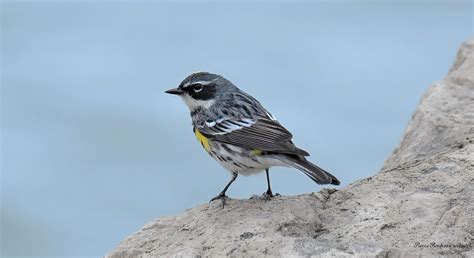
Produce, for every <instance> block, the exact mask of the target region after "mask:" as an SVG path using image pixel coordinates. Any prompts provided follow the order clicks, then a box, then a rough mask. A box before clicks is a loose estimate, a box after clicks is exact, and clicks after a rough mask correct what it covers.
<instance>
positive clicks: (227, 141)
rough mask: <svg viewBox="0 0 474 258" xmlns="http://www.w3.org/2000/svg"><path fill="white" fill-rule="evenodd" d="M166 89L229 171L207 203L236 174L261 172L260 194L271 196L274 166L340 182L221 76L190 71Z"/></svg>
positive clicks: (321, 181) (326, 181)
mask: <svg viewBox="0 0 474 258" xmlns="http://www.w3.org/2000/svg"><path fill="white" fill-rule="evenodd" d="M166 93H169V94H175V95H179V96H181V98H182V99H183V100H184V102H185V103H186V105H187V106H188V107H189V110H190V112H191V118H192V122H193V131H194V133H195V135H196V138H197V139H198V141H199V142H200V143H201V145H202V146H203V147H204V149H205V150H206V151H207V152H208V153H209V155H211V156H212V157H213V158H214V159H215V160H217V161H218V162H219V163H220V164H221V165H222V166H223V167H224V168H226V169H227V170H229V171H230V172H231V174H232V178H231V180H230V181H229V183H228V184H227V185H226V186H225V187H224V189H223V190H222V191H221V192H220V193H219V195H217V196H216V197H214V198H212V199H211V201H213V200H216V199H221V200H222V202H223V204H224V201H225V198H226V195H225V192H226V191H227V189H228V188H229V186H230V185H231V184H232V182H234V181H235V179H236V178H237V176H238V175H239V174H242V175H251V174H255V173H258V172H261V171H263V170H265V171H266V174H267V184H268V189H267V191H266V192H265V193H264V197H266V198H271V197H273V193H272V189H271V187H270V178H269V175H268V172H269V169H270V167H273V166H286V167H293V168H296V169H298V170H300V171H301V172H303V173H305V174H306V175H307V176H309V177H310V178H311V179H312V180H313V181H314V182H316V183H318V184H333V185H339V184H340V182H339V180H338V179H337V178H336V177H335V176H333V175H331V174H330V173H328V172H326V171H325V170H323V169H321V168H320V167H318V166H316V165H314V164H313V163H311V162H309V161H308V160H306V158H305V156H309V154H308V153H307V152H306V151H304V150H302V149H299V148H297V147H296V146H295V145H294V144H293V142H292V141H291V138H292V135H291V133H290V132H289V131H288V130H287V129H285V128H284V127H283V126H282V125H281V124H280V123H279V122H278V121H277V120H276V119H275V117H273V116H272V115H271V114H270V113H269V112H268V111H267V110H266V109H265V108H264V107H263V106H262V105H261V104H260V102H258V101H257V100H256V99H254V98H253V97H252V96H250V95H248V94H247V93H245V92H243V91H242V90H240V89H239V88H237V87H236V86H235V85H234V84H232V83H231V82H230V81H229V80H227V79H225V78H224V77H222V76H220V75H216V74H211V73H207V72H197V73H193V74H191V75H189V76H188V77H186V79H184V80H183V81H182V82H181V84H180V85H179V87H178V88H175V89H170V90H167V91H166Z"/></svg>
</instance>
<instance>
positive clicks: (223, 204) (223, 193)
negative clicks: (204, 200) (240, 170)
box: [209, 172, 239, 208]
mask: <svg viewBox="0 0 474 258" xmlns="http://www.w3.org/2000/svg"><path fill="white" fill-rule="evenodd" d="M238 175H239V174H237V173H236V172H232V178H231V179H230V181H229V183H227V185H226V186H225V187H224V190H222V191H221V192H220V193H219V194H218V195H217V196H216V197H214V198H212V199H211V200H210V201H209V202H212V201H215V200H218V199H221V201H222V208H224V206H225V198H227V196H226V195H225V192H226V191H227V189H228V188H229V186H230V185H231V184H232V183H233V182H234V181H235V179H236V178H237V176H238Z"/></svg>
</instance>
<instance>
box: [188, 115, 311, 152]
mask: <svg viewBox="0 0 474 258" xmlns="http://www.w3.org/2000/svg"><path fill="white" fill-rule="evenodd" d="M197 129H198V130H199V131H200V132H201V133H203V134H204V135H205V136H207V137H208V138H210V139H212V140H215V141H218V142H223V143H228V144H232V145H237V146H240V147H244V148H249V149H251V150H258V151H267V152H276V153H285V154H296V155H303V156H309V154H308V153H307V152H306V151H304V150H301V149H298V148H297V147H296V146H295V145H294V144H293V143H292V142H291V138H292V137H293V136H292V135H291V133H290V132H289V131H288V130H287V129H286V128H285V127H283V126H282V125H281V124H280V123H278V121H276V120H271V119H268V118H258V119H250V118H226V119H219V120H216V121H207V122H206V123H205V124H204V125H203V126H201V127H198V128H197Z"/></svg>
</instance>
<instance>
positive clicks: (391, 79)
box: [1, 1, 472, 256]
mask: <svg viewBox="0 0 474 258" xmlns="http://www.w3.org/2000/svg"><path fill="white" fill-rule="evenodd" d="M1 15H2V17H1V18H2V25H1V32H2V41H1V43H2V46H1V51H2V58H1V61H2V164H1V169H2V170H1V173H2V174H1V194H2V196H1V216H2V217H1V233H2V242H1V243H2V246H1V250H2V254H3V255H7V256H13V255H48V256H49V255H60V256H72V255H81V256H101V255H104V254H105V253H106V252H108V251H110V250H111V249H113V247H114V246H115V245H117V244H118V243H119V241H121V240H122V239H123V238H124V237H125V236H127V235H129V234H131V233H132V232H134V231H136V230H138V229H139V228H140V227H141V226H142V225H144V224H145V223H147V222H149V221H151V220H153V219H154V218H157V217H159V216H163V215H172V214H176V213H178V212H180V211H182V210H184V209H186V208H190V207H193V206H195V205H198V204H202V203H205V202H207V201H208V200H209V199H210V198H211V197H213V196H214V195H216V194H217V193H218V192H219V191H220V190H221V189H222V187H223V186H224V185H225V183H226V182H227V180H228V178H229V175H228V173H227V172H226V171H224V169H222V168H221V167H219V166H218V164H217V163H216V162H215V161H213V160H211V158H210V157H209V156H208V155H207V154H206V153H205V152H204V151H203V150H202V149H201V146H200V145H199V144H198V143H197V142H196V140H195V139H194V135H193V134H192V132H191V125H190V119H189V115H188V110H187V108H186V107H185V106H184V104H183V103H182V101H181V100H180V99H178V98H176V97H174V96H171V95H166V94H164V93H163V91H164V90H166V89H168V88H171V87H174V86H176V85H178V84H179V82H180V81H181V80H182V79H183V78H184V77H185V76H186V75H187V74H189V73H191V72H194V71H198V70H205V71H212V72H215V73H219V74H222V75H224V76H226V77H227V78H229V79H230V80H231V81H233V82H234V83H235V84H236V85H238V86H239V87H241V88H242V89H244V90H245V91H247V92H249V93H251V94H252V95H254V96H255V97H257V98H258V99H259V100H260V101H261V102H262V103H263V104H264V105H265V106H266V107H267V108H268V109H269V110H270V111H271V112H272V113H273V114H274V115H275V116H276V117H277V118H279V120H280V121H281V122H282V123H283V124H284V125H285V126H286V127H287V128H288V129H290V130H291V131H292V132H293V134H294V135H295V138H294V141H295V142H296V143H297V144H298V145H299V146H301V147H302V148H303V149H306V150H308V151H309V152H310V153H311V154H312V156H311V160H313V161H315V162H316V163H318V164H319V165H321V166H322V167H324V168H326V169H327V170H329V171H331V172H333V173H334V174H335V175H337V176H338V177H339V178H340V179H341V181H342V182H343V185H347V184H349V183H350V182H352V181H354V180H356V179H359V178H363V177H367V176H370V175H373V174H375V173H376V172H377V170H378V169H380V168H381V166H382V164H383V162H384V160H385V158H387V156H388V155H389V154H390V152H391V151H392V150H393V148H394V147H395V146H396V145H397V143H398V141H399V140H400V137H401V135H402V133H403V130H404V127H405V126H406V123H407V122H408V120H409V119H410V116H411V113H412V112H413V111H414V109H415V107H416V104H417V103H418V101H419V99H420V97H421V95H422V94H423V92H424V91H425V90H426V88H427V87H428V86H429V85H430V84H431V83H432V82H434V81H436V80H439V79H441V78H443V76H444V75H445V74H446V73H447V71H448V69H449V67H450V65H451V64H452V62H453V60H454V57H455V54H456V50H457V48H458V47H459V45H460V44H461V42H462V41H463V40H466V39H467V38H469V37H470V36H471V35H472V3H471V2H470V1H464V2H463V1H457V2H455V1H449V3H448V2H436V3H430V2H420V3H417V4H414V3H409V4H408V3H395V2H385V3H383V4H375V3H374V2H348V1H345V2H338V3H329V2H317V3H298V4H289V3H271V2H266V3H265V2H262V3H257V4H254V3H248V2H247V3H243V2H242V3H222V4H216V3H184V2H182V3H175V4H172V3H156V2H135V1H121V2H110V1H109V2H100V3H99V2H92V1H91V2H87V1H86V2H84V1H83V2H72V1H69V2H63V3H61V2H56V1H52V2H13V1H7V2H3V3H2V12H1ZM272 182H273V188H274V190H275V191H277V192H279V193H281V194H284V195H294V194H301V193H305V192H312V191H318V190H319V189H320V187H319V186H317V185H315V184H314V183H313V182H312V181H311V180H309V179H308V178H306V177H305V176H304V175H302V174H301V173H298V172H297V171H294V170H291V169H286V168H279V169H274V170H272ZM265 189H266V183H265V179H264V176H263V175H259V176H255V177H245V178H244V177H242V178H239V179H238V180H237V182H236V183H235V184H234V185H232V187H231V188H230V190H229V192H228V194H229V195H230V196H232V197H238V198H248V197H249V196H251V195H252V194H260V193H262V192H263V191H264V190H265Z"/></svg>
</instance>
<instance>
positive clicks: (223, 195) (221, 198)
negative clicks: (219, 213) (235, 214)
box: [209, 193, 229, 209]
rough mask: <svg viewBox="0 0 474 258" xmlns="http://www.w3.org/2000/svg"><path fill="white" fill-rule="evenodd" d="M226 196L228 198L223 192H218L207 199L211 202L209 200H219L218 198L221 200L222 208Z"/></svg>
mask: <svg viewBox="0 0 474 258" xmlns="http://www.w3.org/2000/svg"><path fill="white" fill-rule="evenodd" d="M227 198H229V197H227V195H225V193H220V194H219V195H217V196H216V197H214V198H212V199H211V200H210V201H209V203H211V202H213V201H215V200H219V199H220V200H221V202H222V208H223V209H224V206H225V204H226V203H225V200H226V199H227Z"/></svg>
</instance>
